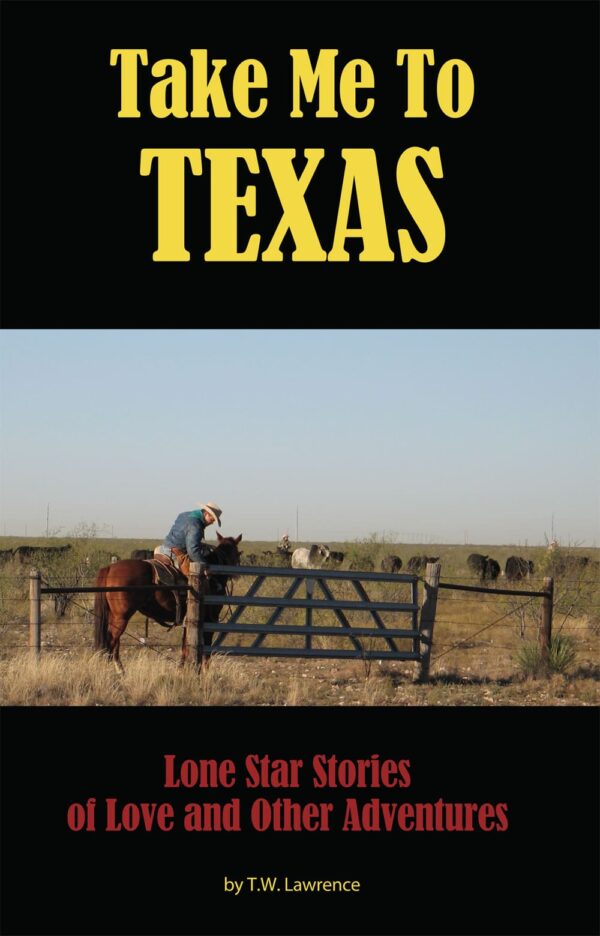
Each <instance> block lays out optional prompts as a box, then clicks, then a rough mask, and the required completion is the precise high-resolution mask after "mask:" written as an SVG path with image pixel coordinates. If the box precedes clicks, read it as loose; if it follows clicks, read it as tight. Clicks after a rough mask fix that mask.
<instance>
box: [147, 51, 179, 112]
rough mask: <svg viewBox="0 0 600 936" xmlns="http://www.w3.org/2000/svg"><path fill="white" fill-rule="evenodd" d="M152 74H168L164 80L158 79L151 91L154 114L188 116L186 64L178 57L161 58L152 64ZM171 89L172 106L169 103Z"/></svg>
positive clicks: (151, 106)
mask: <svg viewBox="0 0 600 936" xmlns="http://www.w3.org/2000/svg"><path fill="white" fill-rule="evenodd" d="M169 69H170V75H169V74H168V70H169ZM152 74H153V75H155V76H156V77H160V76H161V75H168V77H167V78H165V79H164V81H157V82H156V84H155V85H154V86H153V88H152V90H151V91H150V110H151V111H152V113H153V114H154V116H155V117H169V116H171V115H173V117H187V115H188V112H187V107H186V89H185V81H186V79H185V65H183V63H182V62H180V61H178V60H177V59H161V60H160V61H159V62H155V63H154V65H153V66H152ZM169 89H171V106H170V107H169V105H168V104H167V94H168V91H169Z"/></svg>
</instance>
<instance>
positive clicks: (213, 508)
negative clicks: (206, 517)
mask: <svg viewBox="0 0 600 936" xmlns="http://www.w3.org/2000/svg"><path fill="white" fill-rule="evenodd" d="M198 507H201V508H202V510H207V511H208V512H209V514H211V515H212V516H213V517H214V518H215V520H216V521H217V523H218V524H219V526H221V514H222V513H223V511H222V510H221V508H220V507H219V506H217V504H213V502H212V501H209V502H208V504H198Z"/></svg>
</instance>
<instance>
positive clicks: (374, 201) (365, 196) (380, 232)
mask: <svg viewBox="0 0 600 936" xmlns="http://www.w3.org/2000/svg"><path fill="white" fill-rule="evenodd" d="M342 158H343V159H344V160H345V162H346V169H345V171H344V180H343V183H342V192H341V195H340V204H339V208H338V216H337V221H336V226H335V234H334V238H333V246H332V248H331V250H330V252H329V254H328V257H327V259H328V260H342V261H346V260H348V259H349V254H348V252H347V251H346V250H345V249H344V243H345V241H346V238H347V237H360V238H362V241H363V250H362V252H361V253H360V254H359V260H363V261H365V260H366V261H373V260H386V261H389V260H393V259H394V254H393V252H392V250H391V248H390V244H389V240H388V236H387V228H386V225H385V213H384V210H383V199H382V197H381V185H380V182H379V173H378V171H377V159H376V156H375V150H372V149H343V150H342ZM355 186H356V200H357V202H358V211H359V214H360V222H361V226H360V227H359V228H349V227H348V216H349V214H350V205H351V200H352V192H353V189H354V187H355Z"/></svg>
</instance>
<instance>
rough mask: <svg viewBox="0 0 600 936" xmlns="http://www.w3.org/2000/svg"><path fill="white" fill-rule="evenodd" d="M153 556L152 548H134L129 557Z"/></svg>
mask: <svg viewBox="0 0 600 936" xmlns="http://www.w3.org/2000/svg"><path fill="white" fill-rule="evenodd" d="M153 557H154V550H153V549H134V550H133V552H132V553H131V556H130V557H129V558H130V559H152V558H153Z"/></svg>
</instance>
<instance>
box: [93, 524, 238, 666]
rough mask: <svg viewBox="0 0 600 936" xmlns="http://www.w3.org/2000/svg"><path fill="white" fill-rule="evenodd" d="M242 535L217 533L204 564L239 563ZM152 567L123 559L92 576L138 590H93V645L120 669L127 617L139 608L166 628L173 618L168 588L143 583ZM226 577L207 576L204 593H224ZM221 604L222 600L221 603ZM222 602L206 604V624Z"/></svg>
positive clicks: (209, 634) (209, 635)
mask: <svg viewBox="0 0 600 936" xmlns="http://www.w3.org/2000/svg"><path fill="white" fill-rule="evenodd" d="M241 538H242V534H241V533H240V535H239V536H238V537H236V538H234V537H232V536H227V537H225V536H221V535H220V534H219V533H217V545H216V546H214V547H212V550H211V552H210V554H209V555H208V556H206V562H207V564H208V565H228V566H232V565H239V564H240V552H239V550H238V543H239V542H240V540H241ZM152 572H153V570H152V566H151V565H150V563H149V562H147V561H146V560H144V559H123V560H122V561H120V562H113V563H112V565H109V566H104V568H103V569H100V571H99V572H98V576H97V578H96V585H99V586H102V587H107V588H108V587H111V586H112V587H115V586H119V585H125V586H129V587H131V586H134V587H135V586H139V587H140V590H139V591H126V592H97V593H96V598H95V603H94V617H95V641H94V642H95V647H96V650H103V651H104V652H106V653H107V654H108V657H109V659H112V660H113V661H114V663H115V666H116V667H117V669H118V670H119V671H121V672H122V670H123V666H122V664H121V661H120V659H119V642H120V640H121V636H122V634H123V633H124V631H125V628H126V627H127V624H128V622H129V620H130V618H131V617H132V616H133V615H134V614H135V613H136V611H139V612H140V613H141V614H143V615H145V616H146V617H149V618H152V620H153V621H157V622H158V623H159V624H162V625H163V626H165V627H167V626H170V625H171V624H173V623H174V621H175V598H174V597H173V592H170V591H149V590H148V589H147V588H143V586H148V585H152V584H153V582H152ZM226 586H227V576H225V575H209V577H208V582H207V594H209V595H223V596H225V594H226ZM223 603H225V602H223ZM222 607H223V605H207V606H206V609H205V617H206V620H207V621H208V622H209V623H213V624H214V623H216V622H217V621H218V620H219V614H220V613H221V609H222ZM204 638H205V643H207V644H210V643H212V638H213V634H212V632H210V631H205V632H204ZM185 654H186V645H185V628H184V635H183V646H182V659H184V658H185Z"/></svg>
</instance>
